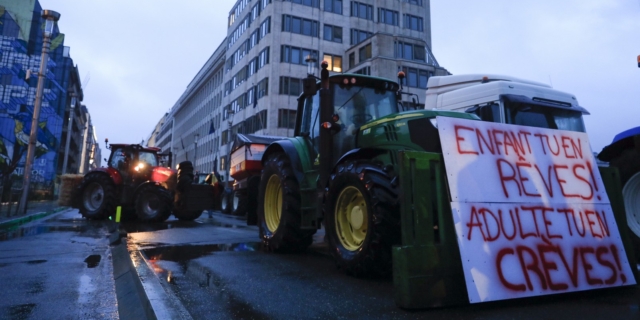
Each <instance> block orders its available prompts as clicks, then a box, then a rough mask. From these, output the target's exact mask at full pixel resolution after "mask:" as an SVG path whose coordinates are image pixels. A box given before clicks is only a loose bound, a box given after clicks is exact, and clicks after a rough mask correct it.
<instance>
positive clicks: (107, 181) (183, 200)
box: [75, 140, 213, 221]
mask: <svg viewBox="0 0 640 320" xmlns="http://www.w3.org/2000/svg"><path fill="white" fill-rule="evenodd" d="M105 142H106V143H107V148H109V149H110V150H111V155H110V156H109V160H108V161H107V167H102V168H97V169H94V170H92V171H91V172H89V173H87V174H86V175H85V176H84V178H83V182H82V183H81V184H80V186H79V187H78V192H77V196H76V201H75V206H76V207H77V208H78V209H79V210H80V213H81V214H82V215H83V216H84V217H85V218H88V219H94V220H101V219H106V218H108V217H109V216H112V215H114V214H115V212H116V207H122V212H123V213H124V215H125V217H124V218H132V217H136V218H137V219H138V220H141V221H164V220H166V219H167V218H168V217H169V216H170V215H171V214H172V213H173V214H174V215H175V216H176V217H177V218H178V219H181V220H193V219H196V218H197V217H199V216H200V214H201V213H202V211H203V210H204V209H206V208H209V207H211V206H212V201H211V198H212V197H211V194H213V187H212V186H207V185H193V179H194V174H193V165H192V164H191V162H189V161H185V162H182V163H180V164H179V165H178V167H177V171H176V170H172V169H171V168H170V167H171V155H170V154H169V155H168V158H169V160H168V163H166V165H167V166H163V165H162V164H163V161H162V158H163V157H164V156H165V155H161V154H158V152H159V151H160V149H158V148H152V147H143V146H141V145H138V144H112V145H109V144H108V140H105Z"/></svg>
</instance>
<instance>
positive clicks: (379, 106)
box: [295, 74, 399, 164]
mask: <svg viewBox="0 0 640 320" xmlns="http://www.w3.org/2000/svg"><path fill="white" fill-rule="evenodd" d="M315 85H316V86H317V87H320V86H322V85H323V84H321V83H320V82H318V83H317V84H315ZM326 86H327V87H328V89H329V90H328V93H329V99H324V98H323V99H324V100H325V101H323V103H325V104H326V107H324V106H323V107H322V108H321V107H320V104H321V99H320V94H316V93H317V92H316V90H317V89H318V88H315V90H311V91H310V92H306V93H304V94H302V95H301V96H300V98H299V99H298V113H297V117H298V119H297V121H296V128H295V136H304V137H308V140H309V142H310V143H311V145H312V147H313V148H312V149H313V152H312V153H313V154H312V157H314V158H315V157H316V156H317V155H318V153H319V152H321V150H320V127H321V126H323V127H326V128H329V129H330V131H331V134H332V138H331V140H332V142H333V143H332V145H333V146H332V152H331V154H332V159H331V160H332V161H331V163H332V164H333V163H335V162H336V161H337V160H338V159H339V157H340V156H342V155H343V154H345V153H346V152H348V151H349V150H353V149H354V148H356V136H357V133H358V131H359V129H360V127H361V126H362V125H364V124H366V123H369V122H371V121H375V120H376V119H379V118H382V117H385V116H387V115H390V114H395V113H398V112H399V107H398V101H399V99H398V97H397V91H398V84H397V83H395V82H393V81H390V80H387V79H382V78H377V77H370V76H363V75H355V74H339V75H333V76H330V77H328V83H327V84H326ZM325 108H326V109H328V110H329V111H328V112H329V113H330V115H331V116H330V121H326V120H325V121H323V120H321V112H320V110H321V109H325Z"/></svg>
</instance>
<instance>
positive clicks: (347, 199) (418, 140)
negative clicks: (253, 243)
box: [257, 62, 477, 276]
mask: <svg viewBox="0 0 640 320" xmlns="http://www.w3.org/2000/svg"><path fill="white" fill-rule="evenodd" d="M322 67H323V69H322V71H321V80H320V82H316V78H315V77H313V76H309V77H308V78H307V79H305V80H304V92H303V94H302V95H301V96H300V98H299V99H298V109H297V119H296V126H295V131H294V137H293V138H287V139H282V140H279V141H275V142H273V143H271V144H270V145H269V146H268V147H267V149H266V150H265V152H264V155H263V156H262V165H263V170H262V176H261V179H260V187H259V197H258V210H257V213H258V226H259V230H260V238H261V239H262V242H263V243H264V245H265V247H266V248H268V249H269V250H272V251H299V250H303V249H305V248H307V247H308V246H309V245H310V244H311V242H312V236H313V234H314V233H315V232H316V231H317V230H318V229H319V228H321V226H322V225H323V224H324V226H325V228H326V240H327V242H328V246H329V252H331V253H332V255H333V256H334V258H335V260H336V262H337V264H338V265H339V266H341V267H342V268H343V269H344V270H346V272H347V273H350V274H353V275H356V276H380V275H385V274H389V273H390V272H391V260H392V258H391V248H392V246H393V245H398V244H400V239H401V231H400V213H399V202H398V195H399V193H400V189H399V185H398V170H397V169H398V168H397V166H398V162H397V153H398V151H401V150H418V151H426V152H435V153H438V152H440V153H441V149H440V142H439V136H438V131H437V129H436V127H435V126H434V124H433V122H432V120H435V117H436V116H439V115H440V116H450V117H457V118H466V119H477V117H476V116H475V115H471V114H465V113H459V112H447V111H431V110H421V111H408V112H400V110H401V109H402V106H401V105H400V103H399V101H400V99H399V98H400V94H401V92H400V86H399V85H398V83H397V82H394V81H391V80H387V79H382V78H376V77H370V76H363V75H356V74H337V75H332V76H329V74H328V71H327V69H326V68H327V64H326V62H323V65H322ZM413 178H414V179H416V181H418V180H419V179H420V177H413ZM424 196H425V197H426V195H424Z"/></svg>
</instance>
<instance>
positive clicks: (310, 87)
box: [302, 75, 318, 96]
mask: <svg viewBox="0 0 640 320" xmlns="http://www.w3.org/2000/svg"><path fill="white" fill-rule="evenodd" d="M302 88H303V89H302V92H303V94H304V95H305V96H315V95H316V93H317V92H318V87H317V86H316V78H315V77H314V76H311V75H310V76H308V77H306V78H304V79H302Z"/></svg>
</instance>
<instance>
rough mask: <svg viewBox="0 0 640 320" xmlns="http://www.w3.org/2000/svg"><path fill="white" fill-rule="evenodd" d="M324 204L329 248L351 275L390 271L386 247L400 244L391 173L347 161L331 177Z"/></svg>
mask: <svg viewBox="0 0 640 320" xmlns="http://www.w3.org/2000/svg"><path fill="white" fill-rule="evenodd" d="M332 177H333V178H332V179H331V181H330V185H329V192H328V197H327V206H326V207H325V208H326V209H325V220H324V223H325V227H326V232H327V237H326V239H327V242H328V245H329V251H330V252H331V253H332V254H333V256H334V258H335V260H336V262H337V264H338V266H340V267H341V268H343V269H344V270H345V271H346V272H347V273H348V274H351V275H354V276H356V277H385V276H388V275H389V274H390V273H391V270H392V268H391V247H392V246H393V245H396V244H399V243H400V213H399V207H398V203H397V196H398V193H397V190H396V188H394V187H393V186H392V184H391V177H390V176H389V175H388V174H387V173H386V172H385V171H384V170H383V169H382V168H380V167H379V166H377V165H374V164H371V163H368V162H347V163H345V164H341V165H339V166H338V167H337V170H336V171H335V172H334V174H333V175H332Z"/></svg>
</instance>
